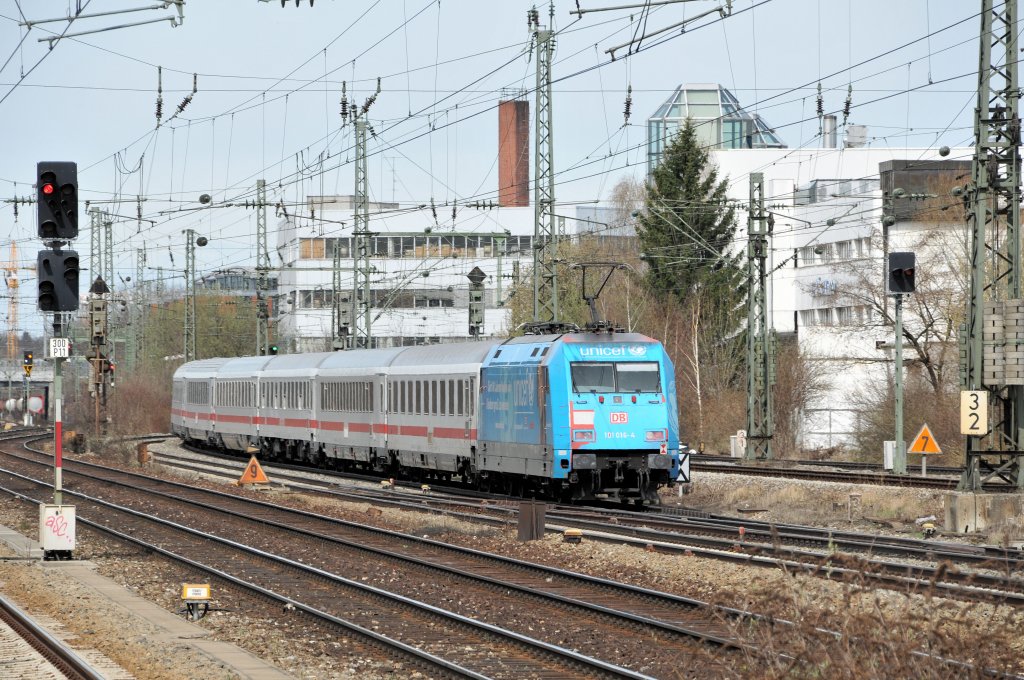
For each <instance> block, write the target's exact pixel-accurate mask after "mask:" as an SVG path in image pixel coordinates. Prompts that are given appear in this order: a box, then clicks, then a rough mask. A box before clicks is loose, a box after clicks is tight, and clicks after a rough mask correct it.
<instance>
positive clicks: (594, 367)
mask: <svg viewBox="0 0 1024 680" xmlns="http://www.w3.org/2000/svg"><path fill="white" fill-rule="evenodd" d="M572 388H573V391H574V392H614V391H615V368H614V364H611V363H601V364H582V363H574V364H572Z"/></svg>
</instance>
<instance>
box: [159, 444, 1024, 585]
mask: <svg viewBox="0 0 1024 680" xmlns="http://www.w3.org/2000/svg"><path fill="white" fill-rule="evenodd" d="M155 458H156V460H158V461H163V462H165V463H167V464H170V465H174V466H175V467H178V468H181V469H185V470H189V471H193V472H199V473H204V474H209V475H216V476H220V477H222V478H225V479H230V478H233V477H235V476H237V475H239V474H241V471H242V469H243V468H244V463H243V462H241V461H235V460H231V459H228V460H221V459H212V458H211V459H209V460H207V461H204V462H197V461H196V460H195V459H191V458H187V457H184V456H176V455H173V454H166V453H158V454H155ZM320 474H322V473H320ZM327 476H328V478H329V479H338V481H318V480H316V479H314V478H313V477H311V476H310V475H309V472H308V470H307V469H304V468H297V469H296V471H294V472H289V471H281V470H279V469H278V468H277V466H276V465H275V466H274V474H273V477H274V480H275V481H277V480H281V482H282V483H285V484H288V485H291V486H293V487H295V488H299V487H303V486H304V487H307V488H311V489H314V490H317V491H320V492H322V493H327V494H330V495H332V496H336V497H339V498H345V499H348V500H354V501H363V502H372V503H375V504H378V505H388V506H392V507H397V508H402V509H408V510H419V511H424V512H437V513H443V514H448V515H450V516H453V517H459V518H460V519H468V520H470V521H482V522H488V523H492V524H496V525H508V524H514V523H515V522H516V521H517V518H516V515H517V505H518V503H517V502H516V501H514V500H510V499H497V500H496V501H495V499H487V501H486V502H487V504H486V505H482V504H481V501H480V500H478V499H470V498H464V497H456V498H451V497H449V496H448V494H447V490H446V491H444V492H441V493H436V492H434V491H431V492H430V493H429V494H417V495H409V494H402V493H383V494H382V493H381V492H380V490H379V489H372V488H366V487H365V486H359V485H356V484H348V483H347V480H346V479H345V477H344V476H343V475H338V476H337V477H334V476H333V475H331V474H330V473H327ZM678 511H679V509H678V508H652V509H648V510H647V511H645V512H634V511H630V510H621V511H618V510H614V511H613V510H607V509H601V510H594V509H590V508H578V507H566V506H549V508H548V510H547V517H548V518H549V519H551V520H552V521H555V522H561V523H579V522H585V521H588V520H590V521H591V523H592V525H594V526H596V525H598V524H599V525H600V526H597V528H598V530H601V531H611V532H619V533H626V532H627V531H628V528H643V529H648V530H655V531H663V532H670V533H684V534H688V535H696V536H711V537H718V538H721V539H725V540H724V541H720V542H716V543H713V544H709V546H711V547H721V548H730V547H733V546H736V545H737V544H739V545H741V546H746V547H748V548H751V549H758V548H759V547H760V548H764V547H765V546H781V545H787V546H790V545H797V546H804V547H811V548H816V549H818V550H822V551H829V552H834V551H836V550H841V551H847V552H852V553H856V554H861V555H867V556H874V555H888V556H893V557H902V558H911V559H919V560H923V561H930V562H939V561H948V562H951V563H955V564H970V565H976V566H978V567H980V568H987V569H993V570H996V571H999V572H1003V573H1012V572H1019V571H1024V560H1022V558H1024V555H1022V553H1021V551H1020V550H1016V549H1010V548H1003V547H1000V546H972V545H965V544H957V543H942V542H939V541H925V540H918V539H911V538H904V537H897V536H880V535H877V534H866V533H861V532H853V531H841V530H836V529H823V528H819V527H810V526H801V525H778V524H769V523H767V522H759V521H756V520H749V519H736V518H732V517H726V516H722V515H711V514H709V513H703V512H697V511H689V512H686V513H682V514H678V515H677V514H675V513H677V512H678ZM612 518H614V519H612ZM741 527H742V529H743V530H742V532H741V531H740V528H741ZM655 536H657V535H656V534H655ZM774 554H779V553H778V552H775V553H774Z"/></svg>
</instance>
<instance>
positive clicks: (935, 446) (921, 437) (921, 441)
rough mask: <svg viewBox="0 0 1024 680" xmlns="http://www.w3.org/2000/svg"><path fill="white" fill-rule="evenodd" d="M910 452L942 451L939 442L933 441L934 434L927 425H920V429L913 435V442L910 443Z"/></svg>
mask: <svg viewBox="0 0 1024 680" xmlns="http://www.w3.org/2000/svg"><path fill="white" fill-rule="evenodd" d="M909 452H910V453H942V449H940V448H939V443H938V442H937V441H935V436H934V435H933V434H932V431H931V430H930V429H929V428H928V425H927V424H925V425H922V426H921V431H920V432H918V433H917V436H916V437H914V443H913V444H911V445H910V449H909Z"/></svg>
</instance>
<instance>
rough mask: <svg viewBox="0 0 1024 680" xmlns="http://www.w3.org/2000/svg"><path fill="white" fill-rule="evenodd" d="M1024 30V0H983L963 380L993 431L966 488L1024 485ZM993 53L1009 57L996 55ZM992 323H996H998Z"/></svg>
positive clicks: (972, 450)
mask: <svg viewBox="0 0 1024 680" xmlns="http://www.w3.org/2000/svg"><path fill="white" fill-rule="evenodd" d="M994 5H998V7H995V6H994ZM1016 29H1017V2H1016V0H1010V1H1009V2H1005V3H997V2H994V0H982V2H981V39H980V43H981V45H980V60H979V68H978V103H977V107H976V108H975V111H974V131H975V144H974V161H973V164H972V169H971V183H970V184H969V185H968V186H967V191H966V192H965V195H964V200H965V205H966V209H967V226H968V230H969V231H970V234H971V270H970V297H969V299H968V304H967V321H966V329H965V334H964V335H965V338H964V345H965V347H964V349H965V361H964V364H963V365H962V366H961V368H962V373H961V378H962V380H961V382H962V387H963V388H964V389H967V390H982V389H985V390H988V392H989V406H990V408H989V409H988V412H989V423H988V425H989V427H990V429H989V434H988V435H985V436H980V437H975V436H969V437H967V446H966V451H967V458H966V461H965V463H966V465H965V470H964V475H963V477H962V478H961V480H960V488H961V489H967V490H980V489H981V487H982V484H983V483H984V482H985V481H986V480H988V479H990V478H992V477H999V478H1001V479H1002V480H1004V481H1009V482H1016V484H1017V487H1018V488H1024V474H1022V472H1021V462H1022V460H1024V458H1022V456H1024V451H1022V450H1021V449H1022V445H1024V430H1022V427H1024V360H1022V359H1020V358H1019V357H1018V354H1019V353H1020V352H1021V351H1022V350H1024V301H1022V300H1021V284H1020V278H1021V272H1020V236H1021V234H1020V200H1021V196H1020V117H1019V107H1018V100H1019V98H1020V92H1019V90H1018V82H1017V60H1018V58H1019V53H1018V49H1017V33H1016ZM993 53H995V56H996V59H997V60H998V61H1001V62H1002V63H994V62H993ZM986 317H988V318H986ZM986 322H989V323H990V324H993V326H992V328H989V327H987V326H986ZM996 325H998V328H997V327H996ZM988 334H991V335H990V336H988V337H986V336H987V335H988Z"/></svg>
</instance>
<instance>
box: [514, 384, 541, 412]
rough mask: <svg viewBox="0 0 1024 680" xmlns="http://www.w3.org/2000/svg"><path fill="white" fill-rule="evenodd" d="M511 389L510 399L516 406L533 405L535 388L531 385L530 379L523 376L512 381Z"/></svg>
mask: <svg viewBox="0 0 1024 680" xmlns="http://www.w3.org/2000/svg"><path fill="white" fill-rule="evenodd" d="M512 390H513V392H512V401H513V403H514V404H515V405H516V406H533V398H534V394H535V393H536V390H535V389H534V387H533V380H532V379H530V378H524V379H522V380H515V381H513V383H512Z"/></svg>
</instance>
